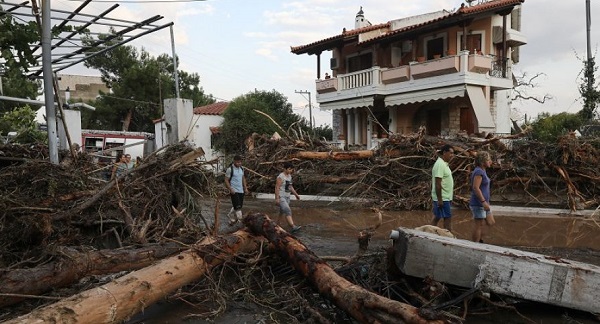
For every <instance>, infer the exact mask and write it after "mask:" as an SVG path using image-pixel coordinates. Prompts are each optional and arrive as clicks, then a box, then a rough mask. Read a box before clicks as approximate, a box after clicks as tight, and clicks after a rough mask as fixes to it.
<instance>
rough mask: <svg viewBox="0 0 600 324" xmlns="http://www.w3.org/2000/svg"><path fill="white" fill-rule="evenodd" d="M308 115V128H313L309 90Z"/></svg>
mask: <svg viewBox="0 0 600 324" xmlns="http://www.w3.org/2000/svg"><path fill="white" fill-rule="evenodd" d="M308 117H309V118H310V129H313V120H312V104H311V100H310V91H309V92H308Z"/></svg>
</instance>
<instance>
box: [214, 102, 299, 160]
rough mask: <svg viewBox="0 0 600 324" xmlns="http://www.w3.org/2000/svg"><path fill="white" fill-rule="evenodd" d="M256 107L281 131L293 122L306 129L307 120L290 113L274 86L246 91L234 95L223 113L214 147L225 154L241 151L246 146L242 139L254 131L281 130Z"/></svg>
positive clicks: (261, 132)
mask: <svg viewBox="0 0 600 324" xmlns="http://www.w3.org/2000/svg"><path fill="white" fill-rule="evenodd" d="M256 110H258V111H261V112H263V113H265V114H267V115H269V116H270V117H271V118H272V119H273V120H274V121H275V122H276V123H277V124H278V125H279V126H281V127H282V128H283V131H284V132H287V131H288V129H289V128H290V127H292V126H294V125H298V127H301V128H302V129H303V130H304V131H306V130H307V129H308V127H307V126H306V124H307V122H306V120H305V119H304V118H302V117H300V116H299V115H296V114H294V113H293V111H292V104H290V103H288V102H287V98H286V97H285V96H284V95H282V94H281V93H279V92H277V91H275V90H272V91H254V92H249V93H247V94H245V95H242V96H239V97H237V98H235V99H233V101H231V103H230V104H229V106H228V108H227V110H225V113H223V118H224V121H223V123H222V124H221V134H220V136H219V139H218V140H216V143H215V147H216V148H217V150H219V151H221V152H223V153H225V154H235V153H241V152H243V151H244V149H245V146H244V140H245V139H246V138H248V136H250V135H252V134H253V133H257V134H268V135H271V134H273V133H275V132H279V133H281V132H282V130H281V129H280V128H278V127H277V125H275V123H273V121H271V120H270V119H269V118H268V117H266V116H264V115H262V114H260V113H257V112H256ZM282 135H283V134H282Z"/></svg>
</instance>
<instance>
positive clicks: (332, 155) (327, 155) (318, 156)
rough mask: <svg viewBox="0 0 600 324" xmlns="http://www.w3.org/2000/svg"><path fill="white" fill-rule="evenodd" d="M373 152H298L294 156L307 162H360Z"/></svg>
mask: <svg viewBox="0 0 600 324" xmlns="http://www.w3.org/2000/svg"><path fill="white" fill-rule="evenodd" d="M373 153H374V152H373V151H371V150H365V151H339V152H333V151H331V152H307V151H300V152H296V153H295V154H294V157H295V158H298V159H308V160H340V161H341V160H362V159H368V158H370V157H372V156H373Z"/></svg>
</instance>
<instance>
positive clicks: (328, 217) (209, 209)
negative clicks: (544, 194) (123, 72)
mask: <svg viewBox="0 0 600 324" xmlns="http://www.w3.org/2000/svg"><path fill="white" fill-rule="evenodd" d="M214 207H215V206H214V205H210V204H208V205H206V207H205V211H203V214H204V215H212V214H214ZM230 207H231V206H230V204H229V203H228V202H225V203H222V205H221V207H220V210H221V212H220V213H219V214H220V222H221V224H226V223H227V220H226V212H227V211H228V210H229V208H230ZM251 211H255V212H263V213H266V214H267V215H269V216H270V217H271V218H272V219H274V220H277V217H276V216H275V215H277V208H276V206H275V205H274V203H273V201H271V200H259V199H247V200H246V203H245V208H244V212H245V213H247V212H251ZM292 211H293V214H294V220H295V222H296V224H297V225H302V226H303V227H302V229H301V230H300V231H299V232H298V233H297V234H296V237H297V238H298V239H300V240H301V241H302V242H303V243H304V244H306V245H307V246H308V247H309V248H310V249H311V250H313V251H314V252H315V253H316V254H317V255H319V256H351V255H353V254H354V253H355V252H356V250H357V247H358V244H357V242H356V237H357V233H358V231H360V230H362V229H365V228H368V227H372V226H373V225H375V224H376V223H377V217H376V214H375V213H374V212H373V211H371V210H370V209H367V208H364V207H362V206H360V205H354V204H345V203H339V202H338V203H333V204H332V203H327V202H314V201H292ZM495 216H496V225H495V226H494V227H492V228H490V229H488V230H487V232H486V233H485V236H484V239H485V242H486V243H489V244H494V245H500V246H507V247H517V248H521V249H526V250H529V251H533V252H538V253H543V254H550V255H558V256H561V257H563V258H570V259H574V260H578V261H582V262H588V263H593V264H596V265H599V266H600V239H598V237H600V221H599V219H598V217H566V216H557V215H551V214H540V213H536V212H535V211H534V210H526V211H521V212H514V211H511V212H506V213H502V212H496V213H495ZM430 219H431V213H430V212H429V211H384V212H383V218H382V221H383V222H382V225H381V226H380V227H379V228H378V229H377V230H376V231H375V235H374V237H373V239H372V241H371V248H372V249H374V250H375V249H377V248H378V247H386V246H389V245H390V244H391V243H390V241H389V239H388V236H389V233H390V231H391V230H393V229H395V228H397V227H400V226H402V227H408V228H414V227H418V226H421V225H425V224H428V223H429V222H430ZM281 221H283V220H281ZM280 224H282V225H284V224H283V222H281V223H280ZM238 226H240V225H238ZM471 227H472V220H471V214H470V212H469V211H468V210H462V209H454V210H453V232H454V233H455V234H456V235H457V237H458V238H461V239H469V237H470V233H471ZM235 228H236V227H234V228H230V227H229V226H227V225H222V227H221V230H222V231H231V230H234V229H235ZM284 228H286V227H285V226H284ZM245 307H249V305H246V306H245ZM257 312H258V310H257ZM522 312H524V313H525V314H526V315H527V316H528V317H529V318H530V319H533V320H534V322H536V323H597V320H596V319H590V316H589V314H580V313H578V312H573V311H569V310H564V309H558V308H552V307H548V308H546V307H544V309H539V308H534V309H531V310H522ZM190 313H194V310H193V309H190V308H189V307H187V306H185V305H181V304H177V303H159V304H158V305H155V306H152V307H150V308H148V309H146V311H145V312H144V314H140V315H139V316H136V317H135V318H133V319H132V320H131V321H130V322H129V323H147V324H150V323H181V322H184V320H183V318H184V317H186V315H188V314H190ZM258 322H264V321H263V320H257V318H256V317H255V316H254V315H253V312H251V311H248V310H247V309H246V310H245V311H240V310H239V309H232V310H228V311H227V312H226V313H225V314H223V315H221V316H220V317H219V318H217V319H214V320H213V321H210V323H258ZM267 322H268V320H267ZM526 322H527V321H525V320H524V319H523V318H521V317H518V316H515V313H514V312H512V311H508V312H506V314H504V315H503V314H502V313H501V312H494V314H492V315H490V314H488V315H481V316H473V317H471V318H469V319H468V320H467V321H466V323H503V324H507V323H526ZM185 323H209V322H207V321H202V320H197V319H196V320H186V321H185Z"/></svg>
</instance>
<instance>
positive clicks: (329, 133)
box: [312, 125, 333, 141]
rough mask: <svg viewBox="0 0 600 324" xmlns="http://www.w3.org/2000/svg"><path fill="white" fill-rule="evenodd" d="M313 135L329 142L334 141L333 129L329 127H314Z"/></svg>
mask: <svg viewBox="0 0 600 324" xmlns="http://www.w3.org/2000/svg"><path fill="white" fill-rule="evenodd" d="M312 133H313V134H314V137H316V138H324V139H326V140H328V141H331V140H332V139H333V129H332V128H331V127H330V126H329V125H321V126H317V127H314V128H313V130H312Z"/></svg>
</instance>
